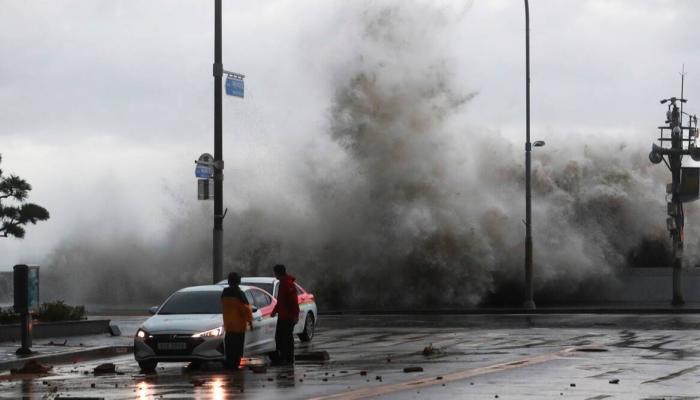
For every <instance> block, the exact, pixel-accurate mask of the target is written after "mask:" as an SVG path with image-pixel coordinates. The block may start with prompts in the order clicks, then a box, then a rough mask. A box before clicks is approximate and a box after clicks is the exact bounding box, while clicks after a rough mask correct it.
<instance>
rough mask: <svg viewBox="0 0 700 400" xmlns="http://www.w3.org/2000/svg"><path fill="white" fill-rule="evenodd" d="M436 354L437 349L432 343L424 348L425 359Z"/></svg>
mask: <svg viewBox="0 0 700 400" xmlns="http://www.w3.org/2000/svg"><path fill="white" fill-rule="evenodd" d="M434 352H435V348H434V347H433V344H432V343H430V344H429V345H427V346H425V347H424V348H423V355H424V356H425V357H428V356H432V355H433V353H434Z"/></svg>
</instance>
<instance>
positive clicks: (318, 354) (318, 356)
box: [294, 351, 331, 361]
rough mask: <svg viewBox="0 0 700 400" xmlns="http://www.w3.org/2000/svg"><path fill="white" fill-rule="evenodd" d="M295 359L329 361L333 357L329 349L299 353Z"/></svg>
mask: <svg viewBox="0 0 700 400" xmlns="http://www.w3.org/2000/svg"><path fill="white" fill-rule="evenodd" d="M294 359H295V360H297V361H328V360H330V359H331V356H330V354H328V352H327V351H310V352H308V353H301V354H297V355H295V356H294Z"/></svg>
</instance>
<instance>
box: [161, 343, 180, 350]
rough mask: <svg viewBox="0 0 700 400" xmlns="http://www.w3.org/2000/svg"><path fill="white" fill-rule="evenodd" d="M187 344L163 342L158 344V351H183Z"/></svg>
mask: <svg viewBox="0 0 700 400" xmlns="http://www.w3.org/2000/svg"><path fill="white" fill-rule="evenodd" d="M186 348H187V343H182V342H165V343H158V350H185V349H186Z"/></svg>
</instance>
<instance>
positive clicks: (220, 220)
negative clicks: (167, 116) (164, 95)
mask: <svg viewBox="0 0 700 400" xmlns="http://www.w3.org/2000/svg"><path fill="white" fill-rule="evenodd" d="M223 76H224V65H223V63H222V61H221V0H214V164H215V167H214V237H213V239H214V244H213V254H212V263H213V281H214V283H217V282H219V281H220V280H221V279H222V278H223V261H224V249H223V237H224V210H223V209H224V191H223V186H224V185H223V183H224V175H223V150H222V137H221V136H222V133H221V131H222V121H221V120H222V116H221V102H222V99H221V96H222V90H221V86H222V85H221V83H222V81H221V80H222V78H223Z"/></svg>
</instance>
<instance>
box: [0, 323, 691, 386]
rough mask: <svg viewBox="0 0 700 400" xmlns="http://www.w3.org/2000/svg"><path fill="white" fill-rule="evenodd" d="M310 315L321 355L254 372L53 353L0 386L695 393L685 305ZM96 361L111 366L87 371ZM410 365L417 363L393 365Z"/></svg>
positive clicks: (303, 348) (0, 377)
mask: <svg viewBox="0 0 700 400" xmlns="http://www.w3.org/2000/svg"><path fill="white" fill-rule="evenodd" d="M321 323H322V325H321V326H320V327H319V330H318V331H317V336H316V338H314V341H313V342H312V343H311V344H310V345H304V344H301V343H299V342H297V345H298V347H297V353H304V352H308V351H315V350H325V351H328V352H329V353H330V356H331V359H330V360H329V361H327V362H298V363H297V364H296V365H295V366H294V367H268V369H267V371H266V372H265V373H254V372H253V371H252V370H249V369H248V370H243V371H238V372H233V373H226V372H222V371H220V370H218V366H217V365H216V364H210V365H208V366H207V367H206V369H205V370H190V369H189V368H187V365H186V364H184V363H173V364H161V365H159V367H158V370H157V373H155V374H148V375H145V374H142V373H141V372H140V371H139V369H138V366H137V364H136V363H135V362H134V360H133V358H132V356H130V355H127V356H120V357H114V358H110V359H102V360H95V361H91V362H85V363H81V364H75V365H59V366H56V367H55V368H54V370H53V371H52V374H50V375H47V376H10V375H8V374H5V375H0V398H13V399H14V398H22V397H27V398H76V397H81V398H86V397H87V398H89V397H92V398H106V399H132V398H136V399H151V398H155V399H159V398H165V399H173V398H213V399H226V398H236V399H238V398H251V399H258V398H259V399H297V398H299V399H301V398H317V399H331V398H332V399H355V398H387V399H394V398H397V399H398V398H400V399H404V398H415V399H440V398H445V399H453V398H469V399H494V398H499V399H547V398H569V399H695V398H698V399H700V352H699V351H698V350H699V349H700V333H699V332H700V331H698V328H699V327H700V316H696V315H614V316H610V315H608V316H606V315H585V314H584V315H534V316H532V315H531V316H528V315H496V316H484V315H460V316H449V315H440V316H429V315H421V316H410V315H400V316H396V315H394V316H352V315H349V316H332V317H331V316H325V317H323V319H322V320H321ZM430 344H432V347H433V349H434V350H433V352H432V353H431V354H428V355H424V354H423V349H424V348H425V347H426V346H428V345H430ZM104 362H113V363H114V364H116V369H117V373H116V374H108V375H103V376H94V375H93V374H92V369H93V368H94V367H95V366H96V365H98V364H100V363H104ZM263 362H264V360H263V359H252V360H250V363H253V364H260V363H263ZM414 366H419V367H422V368H423V372H413V373H406V372H404V368H406V367H414ZM496 396H498V397H496Z"/></svg>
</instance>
